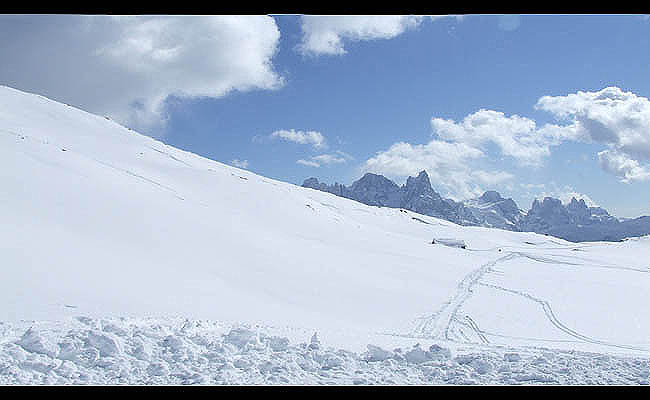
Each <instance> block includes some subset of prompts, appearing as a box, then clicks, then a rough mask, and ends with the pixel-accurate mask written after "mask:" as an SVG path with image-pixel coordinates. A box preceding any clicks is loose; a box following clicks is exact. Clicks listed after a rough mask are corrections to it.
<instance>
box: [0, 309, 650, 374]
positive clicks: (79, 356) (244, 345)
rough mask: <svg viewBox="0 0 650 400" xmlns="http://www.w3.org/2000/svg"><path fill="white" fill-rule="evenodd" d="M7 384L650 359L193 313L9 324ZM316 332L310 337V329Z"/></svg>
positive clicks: (573, 368)
mask: <svg viewBox="0 0 650 400" xmlns="http://www.w3.org/2000/svg"><path fill="white" fill-rule="evenodd" d="M0 332H1V333H2V336H1V340H2V342H1V344H0V384H4V385H6V384H49V385H67V384H72V385H79V384H100V385H103V384H111V385H113V384H118V385H121V384H147V385H163V384H164V385H166V384H174V385H175V384H208V385H214V384H226V385H239V384H267V385H290V384H300V385H320V384H340V385H387V384H436V385H440V384H443V385H444V384H466V385H477V384H478V385H480V384H512V385H517V384H569V385H573V384H628V385H629V384H642V385H645V384H648V375H649V373H650V359H647V358H635V357H624V356H611V355H603V354H596V353H587V352H577V351H560V350H548V349H542V348H525V349H522V348H519V349H517V350H514V349H508V348H505V347H493V348H491V349H489V350H486V349H478V348H475V347H471V346H470V347H467V348H464V349H458V350H455V351H453V352H452V351H451V350H450V349H448V348H446V347H442V346H440V345H438V344H433V345H430V346H421V345H420V344H416V345H414V346H411V347H406V348H395V349H384V348H381V347H379V346H375V345H372V344H369V345H368V346H367V351H365V352H360V353H356V352H352V351H348V350H344V349H335V348H333V347H330V346H326V344H325V343H321V341H320V340H319V338H318V335H317V334H316V333H314V335H312V337H311V339H310V340H305V341H299V342H295V341H294V342H291V341H290V340H289V339H288V338H287V337H282V336H276V335H272V334H268V333H266V332H265V329H264V328H263V327H250V326H245V325H228V324H223V323H218V322H210V321H203V320H188V319H184V320H183V319H179V318H177V319H173V318H169V319H125V318H112V319H101V320H97V319H92V318H88V317H77V318H76V319H70V320H68V321H65V322H63V323H59V324H58V325H43V324H40V325H39V324H34V325H33V326H30V327H29V328H27V329H26V330H25V326H24V324H23V325H22V326H21V324H14V325H10V324H2V325H0ZM305 339H307V337H305Z"/></svg>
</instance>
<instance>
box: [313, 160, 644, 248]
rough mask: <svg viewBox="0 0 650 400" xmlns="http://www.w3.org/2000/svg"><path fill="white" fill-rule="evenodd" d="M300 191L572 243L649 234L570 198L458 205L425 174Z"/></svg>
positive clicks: (493, 198) (639, 223)
mask: <svg viewBox="0 0 650 400" xmlns="http://www.w3.org/2000/svg"><path fill="white" fill-rule="evenodd" d="M302 186H303V187H308V188H312V189H317V190H321V191H324V192H329V193H332V194H335V195H337V196H341V197H345V198H348V199H352V200H356V201H359V202H361V203H364V204H368V205H372V206H379V207H395V208H397V207H399V208H404V209H407V210H411V211H415V212H417V213H420V214H424V215H430V216H432V217H437V218H442V219H445V220H448V221H451V222H454V223H457V224H459V225H466V226H485V227H490V228H499V229H506V230H510V231H523V232H536V233H543V234H548V235H552V236H556V237H559V238H562V239H566V240H569V241H572V242H583V241H601V240H602V241H617V240H621V239H624V238H626V237H633V236H642V235H647V234H650V217H647V216H644V217H639V218H634V219H618V218H616V217H614V216H612V215H610V214H609V213H608V212H607V210H605V209H603V208H601V207H588V206H587V204H586V203H585V201H584V200H582V199H580V200H577V199H575V198H572V199H571V202H569V203H568V204H566V205H564V204H562V202H561V201H560V200H559V199H555V198H552V197H545V198H544V199H543V200H542V201H541V202H540V201H539V200H537V199H536V200H535V201H533V204H532V207H531V209H530V210H528V212H525V211H523V210H521V209H520V208H519V207H518V206H517V203H515V201H514V200H512V199H511V198H507V199H506V198H503V197H502V196H501V194H500V193H499V192H496V191H492V190H491V191H487V192H485V193H483V195H482V196H480V197H478V198H476V199H470V200H466V201H464V202H456V201H454V200H452V199H446V198H443V197H442V196H441V195H440V194H439V193H437V192H436V191H435V190H433V188H432V186H431V182H430V180H429V175H428V174H427V173H426V171H422V172H420V173H419V174H418V176H417V177H408V179H407V180H406V183H405V184H404V185H402V186H398V185H397V184H396V183H395V182H393V181H391V180H390V179H388V178H386V177H384V176H383V175H377V174H372V173H367V174H365V175H364V176H363V177H361V179H359V180H357V181H355V182H354V183H352V185H350V186H349V187H348V186H345V185H342V184H340V183H335V184H333V185H327V184H325V183H321V182H319V181H318V179H316V178H309V179H307V180H305V182H304V183H303V184H302Z"/></svg>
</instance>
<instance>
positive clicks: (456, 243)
mask: <svg viewBox="0 0 650 400" xmlns="http://www.w3.org/2000/svg"><path fill="white" fill-rule="evenodd" d="M431 244H441V245H443V246H448V247H458V248H461V249H466V248H467V245H466V244H465V241H464V240H460V239H448V238H438V239H435V238H434V239H433V240H432V241H431Z"/></svg>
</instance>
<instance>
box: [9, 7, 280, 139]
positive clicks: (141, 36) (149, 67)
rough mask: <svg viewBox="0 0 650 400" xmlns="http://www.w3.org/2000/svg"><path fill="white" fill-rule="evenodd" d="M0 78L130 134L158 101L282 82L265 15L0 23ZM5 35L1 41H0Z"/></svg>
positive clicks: (160, 109)
mask: <svg viewBox="0 0 650 400" xmlns="http://www.w3.org/2000/svg"><path fill="white" fill-rule="evenodd" d="M0 25H2V26H3V27H4V29H7V31H11V32H12V34H11V35H9V36H8V35H6V34H3V35H0V57H1V58H2V63H1V65H0V79H1V81H2V83H4V84H7V85H9V86H13V87H16V88H18V89H23V90H28V91H33V92H38V93H39V94H43V95H45V96H48V97H52V98H55V99H57V100H60V101H64V102H66V103H70V104H73V105H76V106H78V107H81V108H84V109H86V110H88V111H91V112H95V113H100V114H108V115H110V116H111V117H113V118H114V119H116V120H118V121H119V122H122V123H125V124H128V125H130V126H132V127H135V128H140V129H142V128H144V129H145V130H146V129H150V128H152V126H157V125H158V124H161V122H164V119H165V110H164V107H165V101H166V99H168V98H169V96H171V95H174V96H179V97H182V98H197V97H222V96H224V95H226V94H228V93H229V92H231V91H234V90H240V91H246V90H253V89H264V90H268V89H276V88H278V87H280V86H282V84H283V80H282V78H281V77H280V76H279V75H278V74H277V73H276V72H275V71H274V69H273V64H272V58H273V56H274V55H275V53H276V51H277V47H278V43H279V39H280V31H279V30H278V27H277V26H276V24H275V20H274V19H273V18H272V17H268V16H128V17H112V16H4V17H2V20H1V22H0ZM2 36H4V38H2Z"/></svg>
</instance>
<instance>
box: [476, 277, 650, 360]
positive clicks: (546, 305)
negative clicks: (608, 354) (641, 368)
mask: <svg viewBox="0 0 650 400" xmlns="http://www.w3.org/2000/svg"><path fill="white" fill-rule="evenodd" d="M478 284H479V285H481V286H485V287H489V288H493V289H497V290H501V291H504V292H508V293H513V294H516V295H519V296H522V297H525V298H527V299H528V300H531V301H534V302H536V303H537V304H539V305H541V306H542V310H543V311H544V314H545V315H546V318H548V320H549V321H550V322H551V324H553V326H555V327H556V328H558V329H559V330H561V331H563V332H564V333H566V334H568V335H569V336H573V337H574V338H576V339H580V340H582V341H583V342H589V343H594V344H600V345H604V346H611V347H618V348H621V349H628V350H639V351H648V350H647V349H646V348H642V347H636V346H631V345H626V344H617V343H610V342H606V341H603V340H598V339H594V338H591V337H589V336H585V335H583V334H581V333H578V332H576V331H574V330H573V329H571V328H569V327H568V326H566V325H564V324H563V323H562V322H561V321H560V320H559V319H558V318H557V317H556V316H555V313H553V309H552V308H551V305H550V304H549V303H548V301H546V300H542V299H539V298H537V297H534V296H532V295H531V294H529V293H526V292H522V291H519V290H513V289H508V288H504V287H501V286H497V285H492V284H488V283H481V282H479V283H478Z"/></svg>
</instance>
